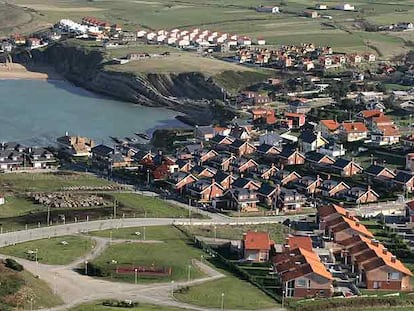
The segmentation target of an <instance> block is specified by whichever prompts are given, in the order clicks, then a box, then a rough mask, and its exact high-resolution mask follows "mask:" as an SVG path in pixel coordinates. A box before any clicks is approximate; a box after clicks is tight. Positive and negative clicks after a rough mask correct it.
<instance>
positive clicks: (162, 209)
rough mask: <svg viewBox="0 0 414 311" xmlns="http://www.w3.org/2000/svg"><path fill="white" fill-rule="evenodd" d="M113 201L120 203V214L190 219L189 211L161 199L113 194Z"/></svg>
mask: <svg viewBox="0 0 414 311" xmlns="http://www.w3.org/2000/svg"><path fill="white" fill-rule="evenodd" d="M111 196H112V197H113V199H115V200H117V201H118V203H119V207H120V209H119V211H120V213H122V212H125V214H128V215H132V214H134V215H135V216H136V217H145V215H146V216H147V217H183V218H184V217H188V211H187V210H186V209H185V208H183V207H180V206H178V205H175V204H172V203H169V202H167V201H164V200H161V199H159V198H152V197H146V196H142V195H139V194H134V193H113V194H111ZM191 217H194V218H203V216H202V215H200V214H197V213H192V215H191Z"/></svg>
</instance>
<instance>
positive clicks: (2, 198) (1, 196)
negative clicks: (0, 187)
mask: <svg viewBox="0 0 414 311" xmlns="http://www.w3.org/2000/svg"><path fill="white" fill-rule="evenodd" d="M3 204H6V199H5V198H4V195H2V194H0V205H3Z"/></svg>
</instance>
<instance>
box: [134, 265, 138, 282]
mask: <svg viewBox="0 0 414 311" xmlns="http://www.w3.org/2000/svg"><path fill="white" fill-rule="evenodd" d="M134 271H135V285H137V283H138V269H137V268H135V270H134Z"/></svg>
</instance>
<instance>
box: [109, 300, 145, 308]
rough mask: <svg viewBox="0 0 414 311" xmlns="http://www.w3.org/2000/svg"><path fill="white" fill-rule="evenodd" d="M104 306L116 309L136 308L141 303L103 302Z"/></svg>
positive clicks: (123, 301)
mask: <svg viewBox="0 0 414 311" xmlns="http://www.w3.org/2000/svg"><path fill="white" fill-rule="evenodd" d="M102 305H104V306H105V307H114V308H136V307H138V306H139V303H138V302H133V301H131V300H122V301H119V300H105V301H103V302H102Z"/></svg>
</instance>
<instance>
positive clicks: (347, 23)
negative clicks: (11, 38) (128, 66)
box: [5, 0, 414, 57]
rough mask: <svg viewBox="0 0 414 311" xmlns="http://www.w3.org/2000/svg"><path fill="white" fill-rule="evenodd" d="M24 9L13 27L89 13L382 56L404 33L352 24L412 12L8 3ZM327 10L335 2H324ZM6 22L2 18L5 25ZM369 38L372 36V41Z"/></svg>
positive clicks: (132, 24)
mask: <svg viewBox="0 0 414 311" xmlns="http://www.w3.org/2000/svg"><path fill="white" fill-rule="evenodd" d="M9 2H11V3H13V4H17V5H19V6H21V7H22V8H26V9H25V10H26V11H27V12H30V14H28V13H27V12H25V11H24V10H20V11H19V14H18V16H19V19H16V22H15V24H17V26H14V28H16V27H18V25H25V24H26V23H27V19H29V18H31V19H33V20H35V21H36V22H37V23H54V22H56V21H58V20H59V19H61V18H72V19H74V20H80V19H81V17H83V16H85V15H92V16H95V17H97V18H101V19H103V20H107V21H109V22H111V23H120V24H122V25H123V26H124V28H125V29H127V30H136V29H143V28H144V29H150V30H157V29H164V28H166V29H172V28H175V27H178V28H186V29H191V28H195V27H199V28H207V29H209V30H215V31H221V32H230V33H237V34H239V35H250V36H252V37H253V38H257V37H259V36H262V37H264V38H265V39H266V40H267V42H268V43H269V44H276V45H280V44H289V43H302V42H309V41H312V42H314V43H315V44H327V45H331V46H333V47H334V49H335V50H338V51H346V52H348V51H353V52H361V53H362V52H368V51H369V52H372V51H374V52H375V50H376V49H377V48H378V49H379V50H380V53H381V54H383V55H384V57H389V56H392V55H395V54H398V53H400V52H402V51H406V50H408V49H407V47H406V46H405V42H404V40H408V39H407V38H405V36H406V35H407V34H401V33H400V34H397V33H392V34H390V35H388V34H385V33H381V34H379V33H378V34H371V33H364V32H362V31H361V29H360V28H359V27H358V26H357V25H356V24H355V20H367V21H368V22H370V23H374V24H384V23H391V22H402V21H408V20H410V16H412V14H413V13H414V6H413V4H412V2H411V1H408V0H405V1H399V2H392V3H390V2H387V1H385V0H378V1H371V0H360V1H358V2H353V3H352V4H354V5H355V6H356V9H357V11H356V12H343V11H338V10H327V11H321V12H320V14H321V15H330V16H332V19H331V20H327V19H322V18H315V19H310V18H303V17H300V16H299V15H300V14H301V13H302V12H303V11H304V10H308V9H310V8H313V7H314V5H315V3H316V2H314V1H309V0H293V1H289V2H282V3H281V4H280V3H279V2H278V3H274V4H275V5H280V7H281V11H282V13H280V14H268V13H258V12H256V11H255V8H256V7H257V6H258V5H261V4H265V3H260V2H257V1H254V0H241V1H239V2H237V3H234V2H232V1H230V0H220V1H219V0H213V1H209V2H203V1H198V0H189V1H186V2H182V1H179V0H172V1H166V0H157V1H155V0H150V1H134V0H117V1H82V0H11V1H9ZM325 3H326V4H327V5H328V6H329V7H331V8H332V7H334V6H335V5H337V4H338V2H337V1H333V0H329V1H325ZM8 19H9V17H8V16H6V18H5V22H7V20H8ZM373 36H374V37H375V38H374V37H373Z"/></svg>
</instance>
